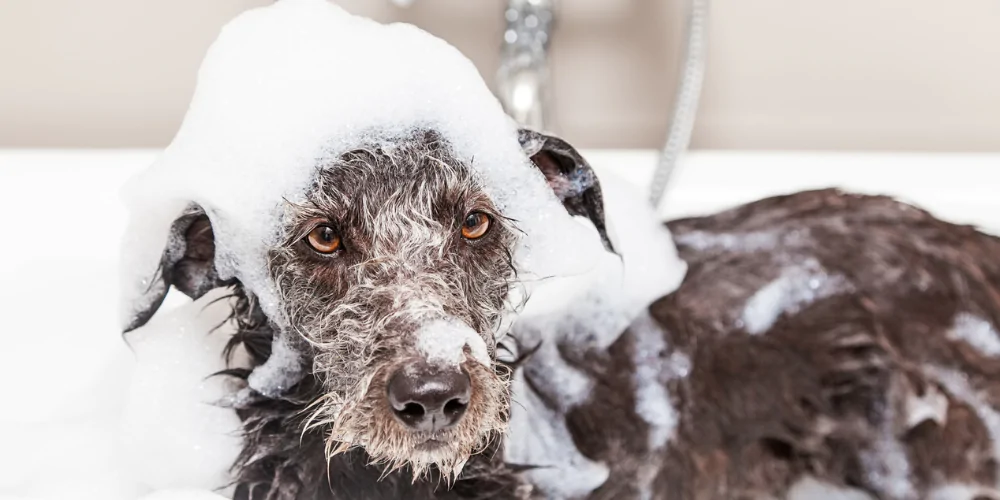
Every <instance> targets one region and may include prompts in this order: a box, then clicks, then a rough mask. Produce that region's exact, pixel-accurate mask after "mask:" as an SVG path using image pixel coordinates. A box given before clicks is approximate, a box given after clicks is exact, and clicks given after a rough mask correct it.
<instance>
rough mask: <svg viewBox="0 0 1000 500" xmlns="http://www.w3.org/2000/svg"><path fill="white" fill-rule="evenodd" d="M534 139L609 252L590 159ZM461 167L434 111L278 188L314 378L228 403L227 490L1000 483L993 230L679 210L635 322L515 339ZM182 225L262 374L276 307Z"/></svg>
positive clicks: (755, 209) (578, 493) (178, 271)
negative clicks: (688, 214) (503, 327)
mask: <svg viewBox="0 0 1000 500" xmlns="http://www.w3.org/2000/svg"><path fill="white" fill-rule="evenodd" d="M521 140H522V144H523V145H524V147H525V154H526V155H528V156H530V157H531V158H532V161H533V164H534V165H536V167H537V168H538V169H540V170H541V171H542V172H543V173H544V174H545V177H546V179H547V180H548V181H549V184H550V186H551V187H552V189H553V192H554V193H556V195H557V197H558V198H559V199H560V200H561V201H562V202H563V204H564V207H565V209H566V210H567V211H568V212H569V213H572V214H574V215H581V216H585V217H587V218H588V219H589V220H590V221H591V222H592V224H593V225H594V226H595V227H597V228H600V229H601V233H602V236H603V237H602V240H603V241H605V242H606V244H607V245H609V247H608V249H613V248H614V246H612V245H611V239H610V238H609V235H608V233H607V232H606V231H604V229H605V225H606V221H605V218H604V214H605V212H604V206H603V197H602V195H601V186H600V185H599V184H598V183H597V182H596V177H595V176H594V174H593V172H592V171H591V169H590V167H589V165H588V164H587V162H586V161H585V160H583V158H582V157H580V155H579V154H578V153H576V151H575V150H573V149H572V148H571V147H570V146H569V145H567V144H566V143H565V142H563V141H560V140H558V139H555V138H551V137H548V136H543V135H540V134H535V133H531V132H522V134H521ZM467 169H468V167H467V166H465V165H463V164H462V162H460V161H458V160H456V159H455V158H454V157H452V156H450V155H449V148H448V147H446V144H445V141H443V140H442V139H441V138H440V137H439V136H437V135H436V134H434V133H433V132H425V133H422V134H419V135H415V136H412V137H409V138H407V139H406V140H405V141H402V142H400V143H399V144H397V145H395V146H393V147H391V148H385V147H371V148H362V149H358V150H354V151H351V152H348V153H346V154H344V155H341V156H340V157H338V158H337V159H336V160H335V161H333V162H331V163H329V164H324V165H321V166H320V168H319V169H318V173H317V176H316V178H315V182H314V183H313V185H312V187H311V188H310V191H309V193H310V195H309V196H308V201H307V202H304V203H294V204H293V203H289V204H286V206H285V210H286V217H285V218H284V219H283V220H285V221H286V224H287V225H286V227H285V228H284V233H285V234H286V236H287V237H286V238H285V239H284V240H283V242H282V243H281V244H279V245H276V246H275V247H274V248H271V249H270V251H269V270H268V272H269V275H270V276H271V277H272V279H273V280H274V282H275V283H276V284H277V286H278V289H279V290H280V291H281V297H282V299H283V304H285V305H284V307H285V310H286V312H287V315H288V317H289V318H291V320H292V323H293V324H294V325H295V330H296V332H299V333H300V334H301V339H302V344H301V346H300V349H301V350H302V352H304V353H306V358H307V361H308V370H307V372H308V373H307V375H306V376H305V377H303V378H302V379H301V380H300V381H298V382H297V383H296V384H295V385H293V386H292V387H290V388H289V390H287V391H286V392H285V393H283V394H281V395H280V396H269V395H263V394H259V393H253V394H252V396H251V397H249V398H245V399H241V400H239V401H237V403H236V404H235V411H236V412H237V413H238V414H239V415H240V417H241V419H242V420H243V425H244V433H245V437H244V439H245V443H244V449H243V452H242V454H241V455H240V457H239V458H238V460H237V462H236V464H234V466H233V475H234V478H235V479H234V481H235V485H236V498H240V499H283V500H292V499H307V498H308V499H324V498H325V499H348V498H350V499H390V498H416V499H419V498H427V499H430V498H445V499H447V498H453V499H460V498H472V499H484V498H495V499H528V498H591V499H624V498H636V499H639V498H676V499H716V498H792V499H806V498H826V497H834V498H873V499H874V498H892V499H917V498H960V499H973V498H976V499H979V498H998V496H997V490H996V483H997V481H998V464H1000V460H998V458H1000V449H998V443H997V438H998V437H1000V412H998V408H1000V400H998V399H997V393H998V391H1000V385H998V378H997V377H998V373H1000V372H998V370H1000V368H998V367H1000V365H998V363H1000V361H998V360H1000V334H998V333H997V332H998V328H997V325H998V324H1000V264H998V261H997V260H996V258H995V257H996V256H997V255H1000V241H998V240H997V239H996V238H992V237H990V236H987V235H984V234H982V233H979V232H977V231H976V230H975V229H973V228H968V227H961V226H955V225H952V224H948V223H945V222H941V221H939V220H937V219H935V218H933V217H932V216H931V215H929V214H927V213H926V212H923V211H920V210H918V209H916V208H913V207H911V206H908V205H905V204H902V203H899V202H896V201H894V200H891V199H889V198H885V197H871V196H855V195H849V194H844V193H841V192H837V191H815V192H806V193H799V194H796V195H791V196H785V197H778V198H773V199H768V200H763V201H760V202H757V203H753V204H750V205H747V206H744V207H740V208H737V209H734V210H732V211H729V212H724V213H721V214H718V215H715V216H710V217H704V218H698V219H689V220H682V221H675V222H672V223H670V225H669V226H670V229H671V231H672V232H673V234H674V236H675V241H676V243H677V247H678V248H679V250H680V255H681V257H683V258H684V260H685V261H686V262H687V263H688V265H689V266H690V267H689V271H688V273H687V275H686V277H685V279H684V281H683V283H682V284H681V285H680V287H679V288H678V289H677V290H676V291H675V292H673V293H671V294H669V295H666V296H664V297H662V298H661V299H660V300H657V301H656V302H655V303H653V304H652V305H651V306H650V307H649V308H648V310H647V311H645V312H642V313H641V314H639V316H638V318H636V319H635V320H634V321H632V323H631V325H629V326H628V327H627V328H624V327H623V328H621V329H617V330H615V331H614V332H613V333H612V334H610V335H609V334H608V333H607V332H602V331H601V330H600V329H599V328H598V325H599V324H600V321H592V320H587V321H580V320H579V318H580V316H578V315H577V314H576V311H575V310H574V307H573V306H572V305H571V306H570V307H569V309H567V310H566V311H565V314H564V315H563V316H559V315H556V316H555V317H554V318H550V319H548V320H546V321H541V322H539V321H534V320H530V319H529V320H522V321H517V322H515V323H514V325H513V328H512V330H511V332H510V333H509V334H508V336H507V337H505V338H504V339H503V340H502V341H498V339H497V338H496V336H495V332H496V325H497V324H498V323H499V322H501V321H502V316H503V314H504V311H506V310H510V309H511V308H514V309H516V305H515V304H512V303H511V301H512V300H514V299H513V296H512V295H511V290H512V288H513V286H514V284H515V283H516V282H517V279H518V278H517V277H518V269H517V268H516V265H515V264H514V262H513V261H512V259H511V255H510V252H511V249H512V245H513V241H514V240H515V239H516V234H517V221H512V220H508V219H507V218H506V217H505V216H504V214H503V212H502V211H501V210H499V209H498V208H497V207H496V206H494V205H493V204H492V203H491V201H490V199H489V197H487V196H484V195H483V193H482V192H481V191H479V189H478V188H477V185H476V182H475V180H474V177H473V176H470V175H469V174H468V170H467ZM581 180H582V181H581ZM172 234H173V235H175V237H177V238H182V239H183V244H179V245H174V247H175V248H184V252H182V253H180V252H174V253H172V254H170V255H173V257H172V258H171V259H167V260H165V261H164V269H163V276H165V279H167V280H169V283H170V284H172V285H173V286H175V287H177V288H178V289H180V290H182V291H185V292H186V293H188V294H190V295H192V296H198V295H199V294H200V293H203V292H204V291H205V290H208V289H211V288H214V287H218V286H230V287H232V289H233V297H232V299H231V300H232V301H233V304H234V313H233V318H232V320H233V322H234V323H235V324H236V325H237V326H238V328H237V333H236V334H235V335H234V336H233V337H232V339H231V342H230V347H231V350H237V349H240V350H245V351H246V352H247V353H248V354H249V356H250V359H251V367H250V368H249V369H242V368H241V369H232V370H228V371H226V372H225V373H224V374H223V375H228V376H233V377H236V378H238V379H246V378H248V377H249V375H250V373H251V372H252V369H253V368H255V367H259V366H262V365H263V364H265V363H266V362H267V360H268V359H269V358H270V357H271V356H272V354H273V353H272V345H273V343H274V342H273V341H274V339H275V337H276V336H277V335H278V333H277V329H276V327H275V326H274V324H273V322H272V321H271V320H270V319H269V318H268V316H267V315H266V314H264V313H263V311H262V309H261V307H260V306H259V304H257V303H256V302H255V299H254V297H253V296H252V295H251V294H248V293H246V291H245V290H244V289H243V288H242V287H241V285H240V284H239V283H238V282H226V281H220V280H218V279H217V277H215V276H214V274H213V271H212V266H211V265H210V263H211V262H212V254H213V251H214V243H213V233H212V228H211V222H210V221H209V220H208V218H207V217H206V216H205V214H204V213H201V212H199V211H198V210H197V209H192V210H191V211H190V212H189V213H188V214H186V215H185V216H182V217H181V218H179V219H178V221H177V222H176V223H175V224H174V229H173V231H172ZM626 255H627V254H626ZM668 257H669V256H668V255H664V258H665V259H666V258H668ZM632 262H634V261H632ZM591 286H592V287H593V288H594V289H595V290H596V289H599V288H601V285H600V284H591ZM585 296H586V294H584V297H585ZM606 307H607V304H605V303H603V302H593V303H591V302H587V301H586V300H583V301H582V302H580V303H578V304H576V308H578V309H579V308H584V309H597V310H600V309H601V308H606ZM602 335H605V336H607V337H606V338H604V339H603V340H602V339H600V338H599V337H601V336H602ZM512 416H513V417H518V418H519V419H520V420H519V422H518V418H512ZM836 495H841V496H840V497H837V496H836Z"/></svg>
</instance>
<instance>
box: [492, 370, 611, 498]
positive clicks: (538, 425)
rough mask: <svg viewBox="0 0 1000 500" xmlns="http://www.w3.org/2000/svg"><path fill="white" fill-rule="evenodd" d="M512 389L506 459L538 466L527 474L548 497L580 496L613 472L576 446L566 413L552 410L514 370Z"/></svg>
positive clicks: (521, 374) (525, 473)
mask: <svg viewBox="0 0 1000 500" xmlns="http://www.w3.org/2000/svg"><path fill="white" fill-rule="evenodd" d="M511 390H512V392H513V394H514V401H513V404H512V405H511V415H510V425H509V428H508V431H507V433H508V439H507V441H506V444H505V446H504V460H506V461H507V462H508V463H512V464H522V465H536V466H539V468H536V469H529V470H528V471H526V472H524V475H525V477H526V478H527V479H528V481H529V482H531V484H532V485H533V486H534V487H535V488H537V489H539V490H541V492H543V493H544V494H545V497H546V498H579V497H583V496H586V495H587V494H588V493H590V492H591V491H593V490H594V489H596V488H598V487H599V486H601V485H602V484H604V481H606V480H607V479H608V475H609V474H610V471H609V469H608V467H607V466H606V465H604V464H601V463H597V462H594V461H592V460H590V459H588V458H587V457H585V456H583V454H581V453H580V451H579V450H577V448H576V445H575V444H574V443H573V437H572V436H571V435H570V433H569V430H568V429H567V428H566V420H565V416H564V415H560V414H558V413H556V412H553V411H552V410H549V409H548V408H547V407H546V406H545V403H544V402H542V401H540V400H539V399H538V396H537V395H535V394H534V393H533V392H532V391H531V389H529V388H528V385H527V384H526V383H525V381H524V374H523V373H520V372H518V373H517V374H515V376H514V380H513V381H512V384H511Z"/></svg>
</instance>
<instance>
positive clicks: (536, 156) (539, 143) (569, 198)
mask: <svg viewBox="0 0 1000 500" xmlns="http://www.w3.org/2000/svg"><path fill="white" fill-rule="evenodd" d="M517 135H518V140H519V141H520V142H521V149H522V150H524V153H525V154H526V155H528V158H531V162H532V163H534V164H535V166H536V167H538V170H540V171H541V172H542V174H544V175H545V180H546V181H548V183H549V187H550V188H552V192H554V193H555V195H556V198H558V199H559V201H561V202H562V204H563V207H565V208H566V211H567V212H569V213H570V215H579V216H582V217H586V218H588V219H590V222H592V223H593V224H594V227H596V228H597V232H598V233H599V234H600V235H601V241H602V242H603V243H604V248H606V249H607V250H608V251H609V252H614V253H617V252H615V249H614V246H613V245H612V244H611V239H610V238H608V230H607V226H606V224H605V221H604V198H603V196H602V195H601V184H600V182H598V180H597V175H596V174H594V170H593V169H592V168H590V164H589V163H587V160H585V159H583V156H580V153H579V152H577V150H576V149H575V148H574V147H573V146H570V144H569V143H568V142H566V141H564V140H562V139H559V138H558V137H553V136H551V135H546V134H542V133H540V132H535V131H534V130H528V129H521V130H519V131H518V134H517Z"/></svg>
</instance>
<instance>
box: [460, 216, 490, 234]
mask: <svg viewBox="0 0 1000 500" xmlns="http://www.w3.org/2000/svg"><path fill="white" fill-rule="evenodd" d="M489 230H490V216H489V215H486V214H484V213H482V212H471V213H469V215H466V216H465V222H463V223H462V236H464V237H465V238H466V239H469V240H476V239H479V238H482V237H483V235H484V234H486V231H489Z"/></svg>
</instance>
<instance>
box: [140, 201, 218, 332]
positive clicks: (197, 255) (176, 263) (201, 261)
mask: <svg viewBox="0 0 1000 500" xmlns="http://www.w3.org/2000/svg"><path fill="white" fill-rule="evenodd" d="M227 284H228V283H226V282H224V281H222V280H220V279H219V275H218V273H217V272H216V270H215V235H214V233H213V232H212V222H211V221H210V220H209V218H208V215H207V214H206V213H205V211H204V210H203V209H202V208H201V207H199V206H197V205H191V206H189V207H188V208H187V209H186V210H185V211H184V213H182V214H181V216H180V217H178V218H177V219H176V220H175V221H174V223H173V224H171V226H170V233H169V235H168V236H167V243H166V248H165V249H164V250H163V257H162V258H161V259H160V267H159V269H158V270H157V272H156V275H155V276H154V277H153V279H152V280H150V283H149V288H148V289H147V290H146V293H145V294H144V297H143V301H142V302H143V304H144V305H143V307H142V308H140V309H139V310H136V311H134V316H133V318H132V320H131V321H130V322H129V323H128V325H127V326H126V327H125V331H124V333H128V332H130V331H132V330H135V329H136V328H139V327H140V326H142V325H145V324H146V322H148V321H149V319H150V318H152V317H153V314H155V313H156V310H157V309H159V308H160V305H161V304H162V303H163V299H164V298H165V297H166V296H167V291H168V290H170V287H171V286H173V287H174V288H177V289H178V290H180V291H181V292H183V293H184V294H185V295H187V296H188V297H191V298H192V299H197V298H199V297H201V296H202V295H205V294H206V293H208V292H209V291H211V290H213V289H215V288H218V287H220V286H226V285H227Z"/></svg>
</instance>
